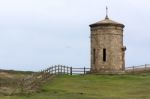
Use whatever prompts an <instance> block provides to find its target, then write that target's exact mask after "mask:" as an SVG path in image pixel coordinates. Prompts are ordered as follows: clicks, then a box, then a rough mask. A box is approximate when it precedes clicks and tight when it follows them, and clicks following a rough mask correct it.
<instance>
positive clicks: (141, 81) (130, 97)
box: [0, 73, 150, 99]
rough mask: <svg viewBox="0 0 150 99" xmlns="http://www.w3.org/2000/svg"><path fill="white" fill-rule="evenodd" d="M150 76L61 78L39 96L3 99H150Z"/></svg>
mask: <svg viewBox="0 0 150 99" xmlns="http://www.w3.org/2000/svg"><path fill="white" fill-rule="evenodd" d="M149 85H150V74H148V73H146V74H142V75H141V74H137V75H74V76H67V75H64V76H58V77H56V78H54V79H53V80H52V81H48V82H47V83H46V84H44V85H43V86H42V88H41V91H40V92H39V93H32V94H30V95H16V96H4V95H0V99H150V94H149V93H150V87H149Z"/></svg>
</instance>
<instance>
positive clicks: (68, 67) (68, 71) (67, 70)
mask: <svg viewBox="0 0 150 99" xmlns="http://www.w3.org/2000/svg"><path fill="white" fill-rule="evenodd" d="M68 68H69V67H68V66H67V75H68V74H69V69H68Z"/></svg>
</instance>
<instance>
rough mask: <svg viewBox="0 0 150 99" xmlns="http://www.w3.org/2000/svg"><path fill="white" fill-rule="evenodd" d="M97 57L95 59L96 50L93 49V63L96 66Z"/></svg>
mask: <svg viewBox="0 0 150 99" xmlns="http://www.w3.org/2000/svg"><path fill="white" fill-rule="evenodd" d="M95 61H96V57H95V49H93V63H94V64H95Z"/></svg>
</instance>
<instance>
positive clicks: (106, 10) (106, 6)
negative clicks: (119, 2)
mask: <svg viewBox="0 0 150 99" xmlns="http://www.w3.org/2000/svg"><path fill="white" fill-rule="evenodd" d="M105 19H109V18H108V7H107V6H106V18H105Z"/></svg>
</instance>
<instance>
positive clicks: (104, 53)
mask: <svg viewBox="0 0 150 99" xmlns="http://www.w3.org/2000/svg"><path fill="white" fill-rule="evenodd" d="M103 61H104V62H106V49H105V48H104V49H103Z"/></svg>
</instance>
